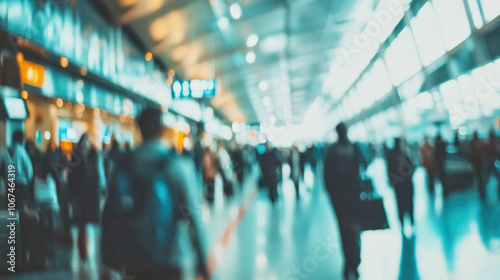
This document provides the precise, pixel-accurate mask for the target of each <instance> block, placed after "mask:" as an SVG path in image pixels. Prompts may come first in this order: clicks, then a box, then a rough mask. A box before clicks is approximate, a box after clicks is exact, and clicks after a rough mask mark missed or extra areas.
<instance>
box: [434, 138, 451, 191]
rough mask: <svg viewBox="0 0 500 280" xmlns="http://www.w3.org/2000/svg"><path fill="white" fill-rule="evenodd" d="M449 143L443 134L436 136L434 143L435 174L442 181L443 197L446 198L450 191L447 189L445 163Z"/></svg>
mask: <svg viewBox="0 0 500 280" xmlns="http://www.w3.org/2000/svg"><path fill="white" fill-rule="evenodd" d="M446 146H447V143H446V142H445V141H444V140H443V137H442V136H441V134H438V135H437V136H436V141H435V143H434V153H433V161H434V168H435V170H434V174H436V175H437V177H438V178H439V181H441V185H442V186H443V195H444V197H447V196H448V189H447V187H446V172H445V163H446V157H447V155H448V153H447V152H446Z"/></svg>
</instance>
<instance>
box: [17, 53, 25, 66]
mask: <svg viewBox="0 0 500 280" xmlns="http://www.w3.org/2000/svg"><path fill="white" fill-rule="evenodd" d="M16 59H17V62H19V63H20V62H21V61H23V60H24V55H23V53H22V52H18V53H17V55H16Z"/></svg>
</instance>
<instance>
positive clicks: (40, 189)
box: [35, 175, 59, 209]
mask: <svg viewBox="0 0 500 280" xmlns="http://www.w3.org/2000/svg"><path fill="white" fill-rule="evenodd" d="M35 202H36V204H37V205H41V204H43V205H46V206H50V207H51V208H52V209H58V208H59V202H58V199H57V187H56V182H55V181H54V179H53V178H52V176H51V175H47V177H46V178H39V177H36V178H35Z"/></svg>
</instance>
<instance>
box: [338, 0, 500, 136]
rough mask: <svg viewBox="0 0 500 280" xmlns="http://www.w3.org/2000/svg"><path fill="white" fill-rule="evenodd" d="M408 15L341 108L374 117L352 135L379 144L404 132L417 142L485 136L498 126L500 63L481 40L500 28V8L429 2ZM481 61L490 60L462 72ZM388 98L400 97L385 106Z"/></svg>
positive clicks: (481, 0)
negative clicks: (437, 136)
mask: <svg viewBox="0 0 500 280" xmlns="http://www.w3.org/2000/svg"><path fill="white" fill-rule="evenodd" d="M465 4H466V5H465ZM407 13H408V14H407V17H405V19H404V23H406V25H404V26H403V27H402V28H398V30H400V31H399V32H398V33H396V34H394V35H395V36H394V35H393V36H390V37H389V39H388V40H389V41H388V42H386V43H385V44H384V45H385V46H386V47H385V49H384V48H382V49H381V50H380V51H379V52H378V54H377V56H376V57H375V59H373V60H372V63H371V64H370V65H368V66H367V67H366V69H365V70H364V71H363V73H362V75H361V77H360V78H359V79H358V80H357V81H356V83H355V84H354V85H353V86H352V87H351V88H350V89H348V91H347V94H345V96H346V99H345V100H344V101H345V102H343V103H341V104H342V106H341V107H343V108H342V111H345V110H349V109H350V111H352V112H351V113H352V114H353V115H354V116H357V115H359V114H360V113H362V112H361V110H360V109H363V111H364V112H370V113H371V114H372V115H366V113H365V116H364V117H366V118H367V119H365V120H363V118H356V120H357V121H359V122H357V123H352V122H351V125H352V126H353V127H355V132H353V133H352V134H353V136H356V137H357V138H360V137H361V136H362V135H366V136H367V138H368V140H370V141H374V142H379V143H380V142H385V141H387V140H388V139H389V138H391V137H395V136H401V135H403V134H404V135H405V136H406V137H407V138H408V140H409V141H412V142H415V141H421V139H422V138H423V136H424V135H428V136H433V135H434V134H435V133H437V132H438V131H441V132H442V134H443V136H445V137H452V136H453V134H454V133H455V131H460V133H461V135H465V134H470V133H472V132H473V131H474V130H475V129H480V130H481V131H480V133H482V134H485V131H487V130H489V129H490V128H492V127H495V126H496V123H497V118H498V116H500V58H498V59H497V58H496V57H493V55H492V54H491V53H490V52H489V51H488V49H485V48H482V46H481V42H480V41H481V40H482V38H481V37H482V36H484V34H488V32H489V31H490V30H491V29H493V28H498V27H497V26H498V24H488V23H490V22H492V21H496V22H500V2H499V1H498V0H465V1H464V0H429V1H427V2H426V3H424V4H423V5H422V6H421V7H420V8H419V9H410V10H409V11H408V12H407ZM404 23H400V24H404ZM486 24H488V25H486ZM477 40H479V42H478V41H477ZM475 52H477V53H475ZM457 53H459V54H460V55H457ZM463 54H465V55H463ZM475 56H478V57H481V59H480V60H481V61H483V60H484V58H486V59H487V60H488V59H489V60H490V62H487V63H485V64H484V65H482V66H479V67H478V66H475V67H474V68H473V69H470V68H465V67H460V65H471V64H470V63H471V62H470V60H471V59H472V60H473V61H474V62H473V63H476V64H472V65H478V64H477V62H476V60H475V59H476V57H475ZM471 57H473V58H471ZM464 59H469V60H467V61H463V60H464ZM467 69H470V70H467ZM437 70H439V71H437ZM437 81H439V82H437ZM392 88H396V89H397V91H392ZM389 93H390V94H397V95H398V96H397V97H398V98H394V102H392V99H386V100H385V99H384V97H385V96H386V95H387V94H389ZM355 97H357V98H355ZM355 100H358V101H359V103H357V104H355V102H354V101H355ZM387 101H389V102H387ZM346 104H351V105H350V108H346V107H348V106H346ZM356 105H358V106H356ZM399 106H400V107H399ZM398 118H402V119H403V122H400V121H398ZM347 119H348V120H349V119H351V118H349V117H347ZM361 123H367V124H369V125H368V126H366V125H361ZM403 129H404V131H403ZM497 129H500V128H497ZM363 130H364V132H363ZM403 132H404V133H403Z"/></svg>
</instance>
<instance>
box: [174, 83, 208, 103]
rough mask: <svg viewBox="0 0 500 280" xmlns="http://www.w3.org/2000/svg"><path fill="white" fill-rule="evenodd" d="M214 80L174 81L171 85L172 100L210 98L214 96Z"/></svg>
mask: <svg viewBox="0 0 500 280" xmlns="http://www.w3.org/2000/svg"><path fill="white" fill-rule="evenodd" d="M215 91H216V84H215V81H214V80H191V81H180V80H176V81H174V82H173V83H172V98H174V99H182V98H195V99H197V98H212V97H214V96H215V94H216V92H215Z"/></svg>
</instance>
